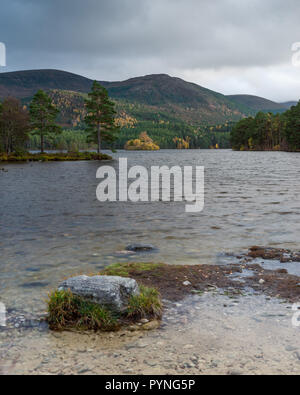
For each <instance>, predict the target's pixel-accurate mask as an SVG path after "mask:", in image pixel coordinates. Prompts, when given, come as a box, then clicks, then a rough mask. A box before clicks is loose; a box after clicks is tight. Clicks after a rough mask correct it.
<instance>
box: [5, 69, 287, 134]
mask: <svg viewBox="0 0 300 395" xmlns="http://www.w3.org/2000/svg"><path fill="white" fill-rule="evenodd" d="M92 83H93V81H92V80H91V79H88V78H85V77H82V76H80V75H77V74H73V73H68V72H65V71H60V70H28V71H18V72H11V73H0V99H3V98H4V97H7V96H15V97H17V98H19V99H21V100H22V101H23V102H24V104H28V103H29V101H30V100H31V98H32V96H33V95H34V94H35V93H36V92H37V91H38V90H39V89H43V90H45V91H47V92H49V93H50V94H51V96H52V97H53V100H54V102H55V104H57V106H58V107H59V109H60V110H61V112H62V115H61V120H60V121H61V123H62V125H63V126H66V127H74V126H78V125H80V123H81V121H82V119H83V116H84V98H85V95H86V94H87V93H88V92H89V91H90V89H91V86H92ZM100 83H101V84H102V85H103V86H104V87H106V88H107V89H108V91H109V94H110V96H111V98H112V99H114V101H115V102H116V106H117V110H118V114H119V115H120V114H121V115H122V117H123V118H124V119H127V117H129V118H134V119H136V120H137V121H140V122H141V121H143V122H146V121H149V122H171V123H173V124H174V123H179V124H181V123H185V124H187V125H193V126H196V127H197V126H200V125H216V124H224V123H227V122H231V121H237V120H239V119H241V118H242V117H245V116H249V115H254V114H255V113H256V112H258V111H274V112H283V111H285V110H286V109H287V108H289V105H290V103H284V104H278V103H274V102H272V101H270V100H267V99H263V98H260V97H256V96H250V95H233V96H224V95H222V94H220V93H217V92H214V91H211V90H209V89H206V88H203V87H201V86H199V85H197V84H193V83H190V82H186V81H184V80H182V79H180V78H175V77H170V76H168V75H166V74H155V75H147V76H143V77H137V78H132V79H129V80H127V81H119V82H106V81H100Z"/></svg>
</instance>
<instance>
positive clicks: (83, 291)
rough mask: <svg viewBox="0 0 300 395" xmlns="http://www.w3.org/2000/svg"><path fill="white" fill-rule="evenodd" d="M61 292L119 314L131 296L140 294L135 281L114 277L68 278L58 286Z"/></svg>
mask: <svg viewBox="0 0 300 395" xmlns="http://www.w3.org/2000/svg"><path fill="white" fill-rule="evenodd" d="M62 290H64V291H67V290H70V291H71V292H72V293H73V294H74V295H77V296H81V297H83V298H84V299H87V300H89V301H92V302H94V303H97V304H99V305H101V306H103V307H106V308H109V309H111V310H113V311H115V312H119V313H120V312H122V311H124V310H125V309H126V307H127V305H128V301H129V299H130V297H131V296H133V295H139V293H140V290H139V286H138V284H137V282H136V281H135V280H133V279H131V278H123V277H116V276H93V277H88V276H78V277H73V278H69V279H68V280H66V281H64V282H63V283H62V284H60V286H59V291H62Z"/></svg>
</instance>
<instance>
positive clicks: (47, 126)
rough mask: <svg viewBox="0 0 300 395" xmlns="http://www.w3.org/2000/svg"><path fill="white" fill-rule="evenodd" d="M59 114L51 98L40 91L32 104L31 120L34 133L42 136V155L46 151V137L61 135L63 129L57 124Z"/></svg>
mask: <svg viewBox="0 0 300 395" xmlns="http://www.w3.org/2000/svg"><path fill="white" fill-rule="evenodd" d="M58 114H59V111H58V109H57V108H56V107H55V106H54V105H53V104H52V100H51V98H50V97H49V96H48V95H47V94H46V93H45V92H44V91H42V90H39V91H38V92H37V93H36V94H35V96H34V97H33V99H32V102H31V104H30V118H31V126H32V128H33V132H32V133H33V134H37V135H39V136H40V139H41V153H42V154H43V153H44V149H45V137H46V136H51V135H54V134H59V133H61V128H60V127H59V126H58V125H56V123H55V121H56V118H57V116H58Z"/></svg>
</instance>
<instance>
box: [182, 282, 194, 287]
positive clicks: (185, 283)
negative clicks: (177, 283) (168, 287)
mask: <svg viewBox="0 0 300 395" xmlns="http://www.w3.org/2000/svg"><path fill="white" fill-rule="evenodd" d="M183 285H184V286H185V287H188V286H189V285H192V283H190V282H189V281H185V282H184V283H183Z"/></svg>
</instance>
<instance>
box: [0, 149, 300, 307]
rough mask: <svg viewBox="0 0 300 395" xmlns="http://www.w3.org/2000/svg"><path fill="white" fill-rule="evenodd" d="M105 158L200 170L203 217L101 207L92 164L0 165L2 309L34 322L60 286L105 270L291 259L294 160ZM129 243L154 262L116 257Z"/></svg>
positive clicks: (295, 227) (296, 225)
mask: <svg viewBox="0 0 300 395" xmlns="http://www.w3.org/2000/svg"><path fill="white" fill-rule="evenodd" d="M114 157H115V158H116V159H117V158H118V157H127V158H128V164H129V166H133V165H142V166H145V167H147V168H150V166H151V165H161V166H162V165H168V166H174V165H181V166H184V165H186V166H188V165H194V166H195V165H202V166H205V188H206V194H205V209H204V211H203V212H202V213H198V214H187V213H185V203H164V202H157V203H139V204H134V203H100V202H98V201H97V199H96V195H95V191H96V187H97V184H98V181H97V180H96V170H97V168H98V166H99V163H96V162H65V163H61V162H57V163H32V164H9V165H6V164H5V165H1V167H3V168H5V169H6V170H7V172H2V171H0V203H1V204H0V221H1V228H0V289H1V295H0V302H4V303H5V304H6V306H7V308H14V309H21V310H25V311H28V312H30V313H32V312H41V311H43V310H44V309H45V303H44V299H45V298H46V296H47V292H48V291H49V290H50V289H51V288H53V287H56V286H57V284H58V283H59V281H60V280H61V279H63V278H65V277H67V276H69V275H73V274H76V273H83V272H84V273H94V272H97V271H99V269H101V268H103V267H104V266H105V265H107V264H109V263H111V262H117V261H127V260H130V259H132V260H144V261H150V260H151V261H159V262H166V263H169V264H183V263H184V264H195V263H202V264H205V263H207V264H214V263H218V264H219V263H226V259H225V258H224V253H225V252H239V251H240V250H243V249H246V248H248V247H249V246H251V245H257V244H259V245H264V246H275V247H284V248H288V249H299V234H300V221H299V213H300V200H299V196H300V182H299V163H300V156H299V154H295V153H281V152H231V151H229V150H228V151H227V150H226V151H222V150H220V151H214V150H192V151H168V150H166V151H159V152H119V153H118V154H114ZM109 164H111V165H112V166H114V167H116V168H117V166H118V162H111V163H109ZM105 165H106V164H105ZM136 242H137V243H147V244H148V243H151V244H153V245H154V246H156V247H157V248H159V253H156V254H153V255H144V256H134V255H133V256H131V257H130V256H120V255H118V254H117V252H118V251H121V250H124V248H125V247H126V245H128V244H130V243H136ZM283 267H284V265H283Z"/></svg>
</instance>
